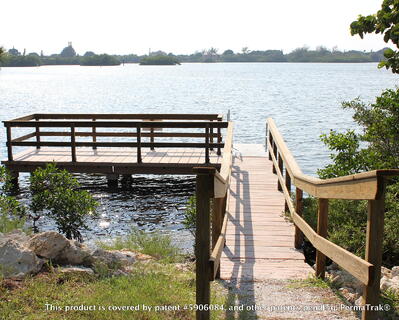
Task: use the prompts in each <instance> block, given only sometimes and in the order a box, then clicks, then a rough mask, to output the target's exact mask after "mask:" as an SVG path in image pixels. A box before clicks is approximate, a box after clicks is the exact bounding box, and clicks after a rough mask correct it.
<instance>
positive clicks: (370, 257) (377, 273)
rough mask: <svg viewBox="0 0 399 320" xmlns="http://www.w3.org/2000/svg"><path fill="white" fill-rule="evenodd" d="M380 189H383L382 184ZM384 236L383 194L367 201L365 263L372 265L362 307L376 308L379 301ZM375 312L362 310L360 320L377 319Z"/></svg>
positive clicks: (376, 312) (377, 314)
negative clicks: (369, 281)
mask: <svg viewBox="0 0 399 320" xmlns="http://www.w3.org/2000/svg"><path fill="white" fill-rule="evenodd" d="M381 184H382V187H381V188H382V189H383V188H384V187H383V184H384V183H383V182H381ZM383 235H384V192H382V196H381V197H380V198H379V199H377V200H369V203H368V212H367V234H366V259H365V260H366V261H368V262H370V263H371V264H373V265H374V268H373V271H372V274H371V283H370V284H369V285H368V286H365V287H364V291H363V303H364V305H371V306H378V305H379V300H380V278H381V263H382V241H383ZM378 316H379V312H378V311H376V310H364V311H363V313H362V320H375V319H379V317H378Z"/></svg>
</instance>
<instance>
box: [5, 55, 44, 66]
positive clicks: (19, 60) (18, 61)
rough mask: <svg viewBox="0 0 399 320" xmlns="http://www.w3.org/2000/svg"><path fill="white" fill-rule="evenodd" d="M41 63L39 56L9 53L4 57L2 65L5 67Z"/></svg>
mask: <svg viewBox="0 0 399 320" xmlns="http://www.w3.org/2000/svg"><path fill="white" fill-rule="evenodd" d="M41 64H42V63H41V60H40V58H39V57H37V56H34V55H28V56H14V55H10V54H9V55H7V57H6V58H5V59H4V66H6V67H37V66H40V65H41Z"/></svg>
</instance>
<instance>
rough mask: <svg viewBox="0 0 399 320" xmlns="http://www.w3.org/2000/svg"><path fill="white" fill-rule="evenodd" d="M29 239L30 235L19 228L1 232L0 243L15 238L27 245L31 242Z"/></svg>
mask: <svg viewBox="0 0 399 320" xmlns="http://www.w3.org/2000/svg"><path fill="white" fill-rule="evenodd" d="M29 239H30V238H29V236H28V235H27V234H25V232H23V231H22V230H19V229H17V230H13V231H11V232H8V233H0V245H1V244H3V243H5V242H6V241H7V240H14V241H16V242H18V243H20V244H21V245H23V246H25V245H26V244H27V243H28V242H29Z"/></svg>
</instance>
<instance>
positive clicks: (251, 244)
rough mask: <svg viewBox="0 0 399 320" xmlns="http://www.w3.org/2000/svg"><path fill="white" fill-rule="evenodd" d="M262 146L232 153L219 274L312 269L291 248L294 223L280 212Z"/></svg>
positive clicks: (277, 275) (245, 276)
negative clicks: (224, 239) (225, 228)
mask: <svg viewBox="0 0 399 320" xmlns="http://www.w3.org/2000/svg"><path fill="white" fill-rule="evenodd" d="M261 148H262V146H261V145H241V146H238V149H239V150H238V152H236V154H235V156H234V162H233V168H232V176H231V182H230V190H229V192H230V194H229V196H228V204H227V210H226V214H228V224H227V231H226V247H225V249H224V251H223V255H222V258H221V271H220V272H221V278H222V279H237V280H248V281H251V280H252V281H256V280H265V279H298V278H306V277H307V276H308V274H309V273H311V272H314V270H313V269H312V268H311V267H310V266H309V265H308V264H306V263H305V262H304V256H303V254H302V252H300V251H298V250H296V249H295V248H294V225H293V224H292V223H289V222H287V221H286V219H285V218H284V216H283V211H284V195H283V194H282V192H280V191H278V190H277V176H276V175H275V174H273V173H272V162H271V161H269V160H268V158H267V156H266V153H265V152H263V151H262V149H261ZM240 151H241V152H240Z"/></svg>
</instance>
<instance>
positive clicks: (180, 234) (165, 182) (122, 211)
mask: <svg viewBox="0 0 399 320" xmlns="http://www.w3.org/2000/svg"><path fill="white" fill-rule="evenodd" d="M76 177H77V178H78V180H79V182H80V184H81V186H82V187H81V188H82V189H85V190H88V191H89V192H90V193H91V194H92V195H93V197H94V198H95V199H96V200H97V201H98V202H99V207H98V210H97V212H98V216H97V217H91V218H89V219H88V221H87V225H88V226H89V230H83V231H82V235H83V237H84V240H85V242H86V243H88V244H92V243H94V242H95V241H97V240H101V241H110V240H112V239H114V238H116V237H123V236H126V235H128V234H129V232H130V230H131V228H132V227H138V228H139V229H141V230H144V231H148V232H152V231H159V232H162V233H166V234H169V235H170V236H171V237H172V240H173V242H174V243H175V244H176V245H177V246H179V247H180V248H182V249H184V250H187V251H189V250H192V246H193V238H192V236H191V234H190V233H189V232H188V231H187V230H185V229H184V227H183V224H182V221H183V217H184V216H183V214H184V210H185V209H186V204H187V201H188V198H189V197H190V196H191V195H193V194H194V192H195V178H194V177H191V176H165V175H163V176H155V175H145V176H144V175H140V176H139V175H137V176H133V177H131V178H130V179H126V178H127V177H124V178H122V179H120V180H119V182H118V184H117V187H116V188H115V187H114V188H110V187H109V186H108V184H107V179H106V177H105V176H100V175H89V174H80V175H76ZM28 181H29V179H28V178H27V177H22V178H21V183H20V193H19V196H18V197H19V198H20V199H23V200H24V201H26V202H28V201H29V200H28V199H29V191H28ZM37 226H38V228H39V230H40V231H47V230H55V229H56V226H55V224H54V221H53V220H52V219H50V218H47V217H42V218H40V220H39V221H38V223H37Z"/></svg>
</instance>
